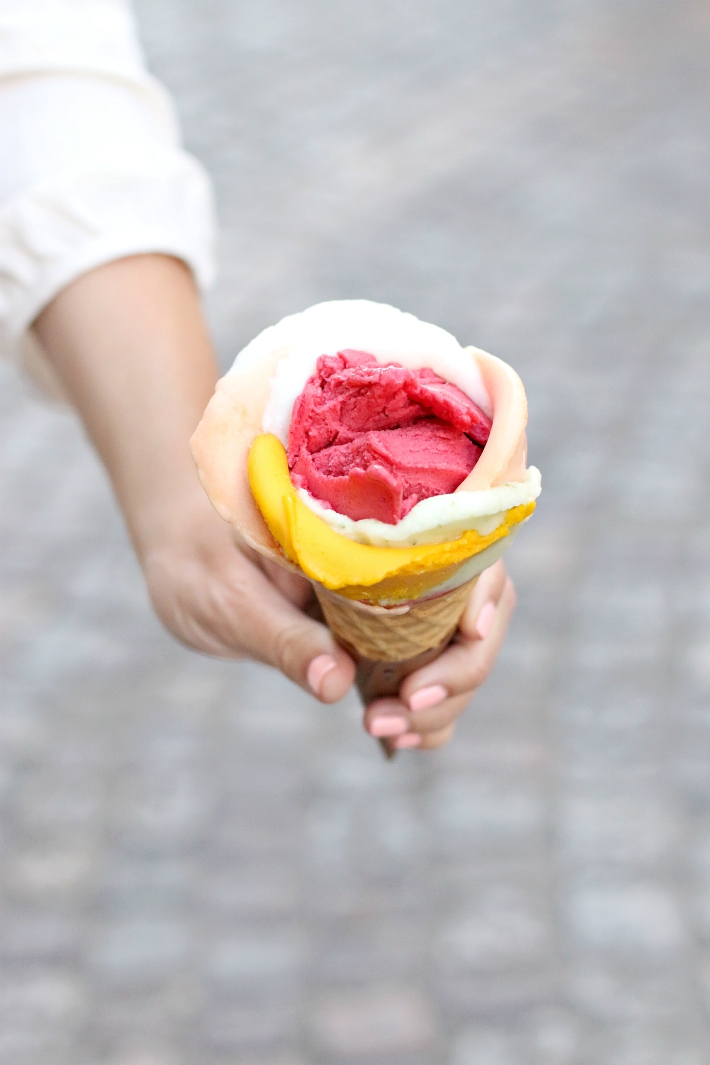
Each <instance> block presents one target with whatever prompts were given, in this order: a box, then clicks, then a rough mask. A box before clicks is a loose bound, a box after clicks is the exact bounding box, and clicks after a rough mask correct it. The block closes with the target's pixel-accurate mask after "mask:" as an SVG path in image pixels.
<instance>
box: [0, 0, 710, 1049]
mask: <svg viewBox="0 0 710 1065" xmlns="http://www.w3.org/2000/svg"><path fill="white" fill-rule="evenodd" d="M139 15H140V20H141V24H142V29H143V34H144V40H145V43H146V47H147V51H148V53H149V56H150V59H151V63H152V66H153V69H154V70H155V72H156V73H157V74H159V76H161V77H162V78H163V79H164V80H165V81H166V82H167V84H168V85H169V86H170V88H171V89H172V90H173V91H174V92H175V94H176V96H177V99H178V103H179V107H180V110H181V113H182V116H183V120H184V124H185V130H186V137H187V141H188V143H189V145H190V146H191V148H192V149H193V150H194V151H196V152H197V154H198V155H199V156H200V157H201V158H202V159H203V160H204V161H205V163H206V164H207V166H208V167H209V168H210V170H211V171H212V173H213V174H214V176H215V180H216V184H217V191H218V200H219V210H220V215H221V221H222V233H223V236H222V246H221V260H222V274H221V280H220V283H219V286H218V288H217V290H216V291H215V293H214V294H213V295H212V296H211V297H210V313H211V316H212V320H213V323H214V328H215V334H216V337H217V340H218V343H219V346H220V351H221V354H222V356H223V359H224V362H225V365H226V364H228V363H229V362H230V361H231V359H232V358H233V356H234V354H235V353H236V352H237V351H238V350H239V348H240V347H241V345H242V344H243V343H244V342H245V341H247V340H248V339H249V338H250V337H251V336H252V335H253V334H254V333H255V332H256V331H258V330H259V329H261V328H262V327H264V326H265V325H267V324H269V323H271V322H273V321H275V320H277V319H278V318H279V317H281V316H282V315H283V314H286V313H290V312H293V311H296V310H299V309H301V308H302V307H304V306H306V305H308V304H310V303H313V302H316V301H318V300H321V299H328V298H340V297H352V296H364V297H369V298H372V299H376V300H382V301H387V302H392V303H394V304H396V305H399V306H402V307H404V308H406V309H408V310H410V311H413V312H415V313H416V314H418V315H420V316H421V317H423V318H425V319H428V320H431V321H435V322H438V323H440V324H442V325H444V326H446V327H448V328H449V329H451V330H452V331H453V332H454V333H455V334H456V335H457V336H458V337H459V338H460V339H461V340H463V341H467V342H474V343H476V344H478V345H480V346H481V347H484V348H487V349H489V350H491V351H493V352H495V353H497V354H500V355H502V356H503V357H504V358H506V359H507V360H509V361H510V362H511V363H512V364H513V365H514V366H516V367H517V369H518V370H519V371H520V373H521V375H522V376H523V379H524V380H525V382H526V385H527V388H528V392H529V398H530V410H531V415H530V445H531V447H530V451H531V458H532V461H534V462H535V463H536V464H537V465H539V466H540V467H541V468H542V470H543V476H544V495H543V498H542V502H541V505H540V508H539V512H538V514H537V515H536V517H535V519H534V521H533V523H532V524H531V525H530V526H529V527H528V528H527V529H526V530H525V532H524V533H523V535H521V536H520V538H519V540H518V542H517V544H516V545H515V548H514V550H513V551H512V552H511V555H510V556H509V557H510V566H511V569H512V571H513V573H514V575H515V578H516V580H517V584H518V588H519V592H520V608H519V611H518V614H517V618H516V621H515V624H514V626H513V630H512V633H511V636H510V639H509V641H508V643H507V646H506V648H505V652H504V654H503V655H502V657H501V660H500V663H499V666H498V668H497V670H496V673H495V676H494V677H493V678H492V679H491V680H490V682H489V683H488V684H487V685H486V687H485V689H484V690H483V691H482V692H481V693H480V695H479V696H478V697H477V698H476V700H475V702H474V705H473V706H472V708H471V709H470V711H469V713H468V715H467V717H466V718H465V720H464V721H463V722H462V724H461V727H460V730H459V733H458V735H457V737H456V739H455V742H454V743H452V744H451V746H450V747H449V748H448V749H447V750H445V751H443V752H441V753H438V754H434V755H426V756H425V755H418V754H410V755H406V756H402V757H400V758H399V759H398V760H397V761H396V763H395V764H394V765H385V764H384V763H383V761H382V759H381V757H380V754H379V751H378V749H377V747H376V745H375V744H374V743H373V742H372V741H371V740H369V739H368V738H367V737H366V736H365V735H364V734H363V733H362V732H361V730H360V727H359V711H358V708H357V704H356V701H355V699H354V698H352V699H348V700H347V701H346V702H345V703H344V704H343V705H340V706H337V707H332V708H324V707H321V706H319V705H318V704H316V703H315V702H314V701H312V700H310V699H309V698H308V697H307V696H305V695H304V694H302V693H301V692H300V691H298V690H296V689H295V688H294V687H292V686H291V685H289V684H288V683H287V682H285V681H283V680H282V679H280V678H279V677H278V676H275V675H274V674H273V673H271V672H269V671H268V670H265V669H262V668H260V667H258V666H253V665H250V664H236V665H230V664H223V663H215V662H212V661H208V660H204V659H201V658H199V657H198V656H196V655H192V654H190V653H189V652H187V651H185V650H183V649H181V648H180V647H178V646H177V645H175V644H174V643H173V642H172V641H171V640H170V639H169V638H168V637H167V636H166V635H165V634H164V633H163V632H162V631H161V629H160V628H159V626H158V624H157V622H156V621H155V620H154V619H153V618H152V616H151V613H150V610H149V608H148V604H147V601H146V596H145V593H144V590H143V587H142V584H141V580H140V576H139V573H138V570H137V567H136V563H135V561H134V559H133V558H132V556H131V552H130V550H129V547H128V544H127V540H126V536H125V533H124V530H123V528H122V525H121V522H120V519H119V517H118V515H117V513H116V509H115V506H114V504H113V502H112V500H111V497H110V494H109V491H108V489H107V487H106V483H105V480H104V477H103V475H102V473H101V470H100V469H99V467H98V464H97V462H96V460H95V458H94V457H93V456H92V454H91V452H90V451H89V450H88V448H87V446H86V443H85V441H84V439H83V438H82V434H81V432H80V430H79V429H78V428H77V426H76V424H75V423H74V421H73V419H72V416H71V415H70V414H69V413H67V412H65V411H62V410H57V409H51V408H48V407H46V406H44V405H43V404H42V403H41V402H40V401H38V400H37V399H36V398H35V397H33V395H32V394H31V392H30V391H29V389H28V388H27V387H26V386H25V385H24V384H22V383H20V382H18V381H17V379H16V378H15V377H14V376H13V374H12V372H11V371H10V370H9V369H7V368H4V369H2V370H0V374H1V376H2V384H1V387H0V419H1V423H0V424H1V429H0V435H1V438H2V448H1V449H0V484H1V486H2V512H1V514H0V536H1V545H2V546H1V547H0V566H1V567H2V608H1V609H2V613H1V622H2V633H3V642H2V651H1V654H2V707H1V711H2V712H1V715H0V751H1V759H0V761H1V765H2V774H1V777H0V780H1V785H2V795H3V799H2V820H1V825H2V835H1V841H2V842H1V846H2V903H1V913H0V951H1V954H2V970H1V971H2V976H1V979H0V1063H1V1065H375V1063H376V1065H703V1063H705V1062H707V1061H710V1032H709V1030H708V1006H709V1003H710V709H709V707H708V695H709V693H710V584H709V582H708V563H709V562H710V536H709V535H708V534H709V532H710V508H709V503H708V491H707V485H708V473H709V472H710V471H709V469H708V459H709V448H708V418H707V411H708V403H709V401H710V364H709V362H708V347H709V345H708V325H709V324H710V311H709V310H708V295H709V294H710V255H709V238H708V233H709V232H710V230H709V228H708V226H709V223H710V209H709V207H708V197H709V193H708V173H709V172H710V165H709V164H710V153H709V151H708V127H709V126H710V108H709V107H708V81H709V80H710V79H709V69H710V68H709V65H708V60H707V55H708V45H709V44H710V41H709V37H710V16H709V15H708V7H707V5H706V4H703V3H701V2H699V0H697V2H691V0H680V2H678V3H674V4H668V3H663V2H660V0H644V2H641V0H615V2H614V3H610V2H602V0H598V2H595V0H578V2H576V3H564V2H562V0H538V2H536V3H535V4H530V3H526V2H525V0H506V2H504V3H501V2H494V0H481V2H477V3H471V2H467V0H437V2H436V3H435V2H433V0H427V2H424V0H409V2H408V3H404V2H403V0H360V2H359V3H357V4H356V3H354V2H350V0H344V2H341V3H338V4H331V3H326V2H325V0H290V2H287V0H240V2H238V3H237V2H235V0H202V2H201V3H200V4H195V3H192V2H188V0H173V2H172V3H171V4H165V3H161V2H159V0H141V2H140V4H139Z"/></svg>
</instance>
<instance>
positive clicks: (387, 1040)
mask: <svg viewBox="0 0 710 1065" xmlns="http://www.w3.org/2000/svg"><path fill="white" fill-rule="evenodd" d="M313 1026H314V1030H315V1036H316V1039H317V1040H318V1042H319V1043H321V1044H322V1046H323V1047H324V1048H325V1049H326V1050H327V1051H329V1052H330V1053H331V1054H335V1055H338V1056H341V1057H355V1056H356V1055H359V1056H362V1055H382V1054H392V1053H406V1052H409V1051H416V1050H420V1049H422V1048H426V1047H427V1046H428V1045H430V1044H431V1043H432V1041H433V1039H434V1037H435V1031H436V1022H435V1019H434V1015H433V1011H432V1008H431V1006H430V1004H429V1003H428V1002H427V1000H426V998H424V996H422V995H421V994H420V993H419V992H417V991H416V990H414V989H408V988H406V987H403V988H402V987H396V986H395V987H387V986H385V987H380V988H378V989H372V990H367V991H351V992H341V993H339V994H337V995H333V996H331V997H329V998H325V999H322V1000H321V1001H320V1002H318V1003H316V1006H315V1010H314V1015H313Z"/></svg>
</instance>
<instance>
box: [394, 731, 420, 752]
mask: <svg viewBox="0 0 710 1065" xmlns="http://www.w3.org/2000/svg"><path fill="white" fill-rule="evenodd" d="M421 742H422V738H421V736H418V735H417V733H416V732H408V733H407V735H406V736H400V737H399V738H398V739H396V740H395V741H394V745H395V747H396V748H397V750H399V751H402V750H404V749H405V748H406V747H418V746H419V744H420V743H421Z"/></svg>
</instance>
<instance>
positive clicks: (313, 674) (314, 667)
mask: <svg viewBox="0 0 710 1065" xmlns="http://www.w3.org/2000/svg"><path fill="white" fill-rule="evenodd" d="M337 664H338V663H337V662H336V661H335V659H334V658H331V656H330V655H318V656H317V657H316V658H314V659H313V661H312V662H311V664H310V666H309V667H308V673H307V674H306V678H307V680H308V686H309V688H310V689H311V691H312V692H315V694H316V695H320V694H321V688H322V686H323V678H324V677H325V675H326V673H330V671H331V669H335V667H336V666H337Z"/></svg>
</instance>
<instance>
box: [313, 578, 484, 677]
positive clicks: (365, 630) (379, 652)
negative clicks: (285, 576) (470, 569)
mask: <svg viewBox="0 0 710 1065" xmlns="http://www.w3.org/2000/svg"><path fill="white" fill-rule="evenodd" d="M477 580H478V577H474V578H473V579H472V580H470V581H467V582H466V583H465V584H462V585H461V586H460V587H459V588H454V589H453V590H452V591H450V592H446V593H445V594H444V595H439V596H436V597H435V598H433V599H423V600H421V601H420V602H417V603H412V604H411V605H410V607H409V609H408V610H407V612H406V613H403V612H401V611H400V610H398V609H394V610H386V609H382V610H379V611H372V610H363V608H362V607H361V606H360V605H359V604H358V603H356V602H353V601H352V600H350V599H345V598H343V596H340V595H336V594H335V593H334V592H329V591H327V590H326V589H325V588H322V587H320V586H319V585H316V595H317V596H318V600H319V602H320V605H321V609H322V611H323V614H324V615H325V620H326V622H327V624H328V627H329V628H330V630H331V631H332V633H333V635H334V636H335V637H336V639H337V640H338V642H339V643H340V644H342V645H343V646H344V647H345V648H346V649H347V650H352V651H354V652H355V657H356V658H357V659H361V658H365V659H368V660H369V661H370V662H405V661H408V660H409V659H413V658H417V657H418V656H419V655H422V654H424V653H425V652H427V651H431V650H432V649H433V648H435V647H439V646H441V645H442V644H443V643H445V642H447V641H448V640H449V638H450V637H451V636H453V634H454V632H455V631H456V628H457V626H458V623H459V621H460V620H461V615H462V614H463V612H464V610H465V608H466V603H467V602H468V597H469V595H470V594H471V589H472V588H473V586H474V584H475V583H476V581H477Z"/></svg>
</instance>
